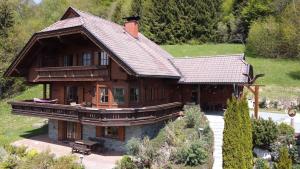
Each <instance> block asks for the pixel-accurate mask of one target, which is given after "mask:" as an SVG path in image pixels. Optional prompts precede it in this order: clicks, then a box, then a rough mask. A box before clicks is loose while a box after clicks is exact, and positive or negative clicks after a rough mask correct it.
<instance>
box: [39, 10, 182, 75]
mask: <svg viewBox="0 0 300 169" xmlns="http://www.w3.org/2000/svg"><path fill="white" fill-rule="evenodd" d="M68 10H73V11H74V12H76V13H77V14H78V15H79V17H72V18H66V19H63V20H60V21H58V22H55V23H54V24H52V25H50V26H49V27H47V28H45V29H43V30H42V31H40V32H42V33H45V32H49V31H55V30H59V29H65V28H71V27H77V26H82V27H84V28H86V29H87V30H88V31H89V32H90V33H91V34H92V35H93V36H94V37H95V38H96V39H97V40H98V41H99V42H100V43H102V44H103V45H105V46H106V47H107V48H108V49H109V50H111V52H113V53H114V54H115V55H116V56H117V57H118V58H119V59H120V60H121V61H123V62H124V63H125V64H126V65H127V66H128V67H130V69H132V70H133V71H134V72H135V73H136V74H137V76H157V77H170V78H178V79H179V78H180V74H179V72H178V71H177V70H176V68H175V67H174V66H173V65H172V63H171V60H172V59H173V57H172V56H171V55H170V54H169V53H167V52H166V51H164V50H163V49H161V47H160V46H158V45H157V44H155V43H154V42H152V41H151V40H149V39H147V38H146V37H145V36H143V35H142V34H141V33H139V35H138V38H137V39H136V38H134V37H132V36H131V35H130V34H128V33H127V32H126V31H125V30H124V27H123V26H121V25H118V24H116V23H113V22H110V21H107V20H105V19H102V18H100V17H97V16H94V15H91V14H89V13H86V12H82V11H79V10H77V9H74V8H69V9H68Z"/></svg>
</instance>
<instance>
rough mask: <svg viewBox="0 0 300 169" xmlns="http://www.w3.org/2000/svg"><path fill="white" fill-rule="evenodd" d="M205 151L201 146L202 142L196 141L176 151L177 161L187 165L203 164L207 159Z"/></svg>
mask: <svg viewBox="0 0 300 169" xmlns="http://www.w3.org/2000/svg"><path fill="white" fill-rule="evenodd" d="M207 157H208V155H207V151H206V150H205V149H204V148H203V143H202V142H200V141H196V142H194V143H191V145H190V146H184V147H183V148H181V149H180V150H179V151H178V154H177V162H178V163H183V164H185V165H188V166H197V165H199V164H204V163H205V162H206V160H207Z"/></svg>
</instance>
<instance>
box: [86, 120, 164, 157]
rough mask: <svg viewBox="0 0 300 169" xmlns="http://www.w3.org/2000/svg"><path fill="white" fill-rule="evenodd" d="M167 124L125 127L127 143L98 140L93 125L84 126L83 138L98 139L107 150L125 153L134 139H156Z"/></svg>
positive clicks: (105, 139)
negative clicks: (130, 141) (146, 137)
mask: <svg viewBox="0 0 300 169" xmlns="http://www.w3.org/2000/svg"><path fill="white" fill-rule="evenodd" d="M164 125H165V122H160V123H156V124H148V125H139V126H128V127H125V141H124V142H123V141H120V140H117V139H111V138H103V137H102V138H96V127H95V126H92V125H83V128H82V129H83V130H82V137H83V139H84V140H88V139H89V138H92V139H93V138H96V139H95V140H102V141H104V147H105V149H107V150H112V151H119V152H125V151H126V147H125V145H126V143H127V142H128V141H129V140H130V139H131V138H133V137H136V138H143V137H145V136H148V137H150V138H153V137H155V136H156V135H157V134H158V132H159V130H160V129H161V128H162V127H164Z"/></svg>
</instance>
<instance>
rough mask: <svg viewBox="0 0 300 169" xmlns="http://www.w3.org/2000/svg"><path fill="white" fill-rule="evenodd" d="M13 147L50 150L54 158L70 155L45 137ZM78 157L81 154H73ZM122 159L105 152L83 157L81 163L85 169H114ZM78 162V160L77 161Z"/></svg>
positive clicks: (63, 145)
mask: <svg viewBox="0 0 300 169" xmlns="http://www.w3.org/2000/svg"><path fill="white" fill-rule="evenodd" d="M13 145H15V146H26V147H28V149H35V150H37V151H40V152H41V151H46V150H50V152H51V153H53V154H55V156H56V157H61V156H64V155H70V154H71V150H72V149H71V147H69V146H68V145H67V144H63V143H53V142H51V141H50V140H49V139H48V138H47V135H40V136H35V137H32V138H29V139H27V138H26V139H22V140H18V141H16V142H14V143H13ZM74 155H76V156H78V159H79V157H80V156H81V154H77V153H74ZM121 158H122V156H121V154H119V153H116V152H106V153H104V154H94V153H92V154H90V155H85V156H84V157H83V160H82V163H83V165H84V166H85V168H86V169H99V168H101V169H112V168H114V167H115V163H116V161H118V160H120V159H121ZM78 162H80V160H79V161H78Z"/></svg>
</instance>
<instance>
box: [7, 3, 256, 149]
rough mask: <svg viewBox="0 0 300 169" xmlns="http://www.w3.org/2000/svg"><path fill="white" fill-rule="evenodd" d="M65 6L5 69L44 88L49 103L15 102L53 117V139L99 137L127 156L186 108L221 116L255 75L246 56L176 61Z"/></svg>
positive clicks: (15, 106)
mask: <svg viewBox="0 0 300 169" xmlns="http://www.w3.org/2000/svg"><path fill="white" fill-rule="evenodd" d="M136 19H137V18H135V17H129V18H127V21H126V22H125V25H124V26H121V25H118V24H116V23H113V22H110V21H107V20H104V19H102V18H99V17H97V16H93V15H91V14H89V13H86V12H82V11H79V10H77V9H74V8H72V7H70V8H68V9H67V11H66V12H65V14H64V15H63V16H62V18H61V19H60V20H59V21H57V22H55V23H54V24H52V25H50V26H49V27H47V28H45V29H43V30H41V31H39V32H37V33H35V34H34V35H33V36H32V37H31V39H30V40H29V41H28V43H27V44H26V46H25V47H24V48H23V50H22V51H21V52H20V53H19V55H18V56H17V57H16V59H15V60H14V61H13V63H12V64H11V66H10V67H9V68H8V69H7V71H6V73H5V76H7V77H16V76H18V77H25V79H26V80H27V82H28V83H30V84H43V85H44V91H43V92H44V98H35V99H32V100H23V101H13V102H10V104H11V105H12V112H13V113H14V114H18V115H28V116H38V117H44V118H48V119H49V126H48V128H49V129H48V130H49V138H50V139H52V140H61V141H64V140H69V141H74V140H78V139H91V138H98V139H102V140H104V141H105V142H104V145H105V146H106V147H107V148H113V149H115V150H119V151H122V150H124V146H123V145H124V143H126V141H128V140H129V139H130V138H132V137H143V136H146V135H148V136H150V137H153V136H155V134H156V133H157V132H158V131H159V129H160V128H161V127H162V126H163V125H164V123H165V121H166V120H169V119H174V118H176V117H178V116H179V115H180V111H181V110H182V107H183V105H184V104H199V105H200V106H201V108H202V109H203V110H207V111H210V110H213V111H215V110H222V109H224V108H225V106H226V100H227V99H228V98H229V97H231V96H232V95H239V94H240V92H241V91H242V89H243V87H242V86H243V85H244V84H247V83H248V82H249V79H248V76H245V75H244V74H247V75H249V77H251V76H252V67H251V66H250V65H249V64H247V63H246V62H245V60H244V57H243V55H232V56H217V57H198V58H197V57H196V58H173V57H172V56H171V55H170V54H169V53H167V52H166V51H164V50H163V49H162V48H161V47H160V46H158V45H157V44H155V43H154V42H152V41H151V40H149V39H148V38H146V37H145V36H144V35H142V34H141V33H139V31H138V22H137V20H136Z"/></svg>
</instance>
